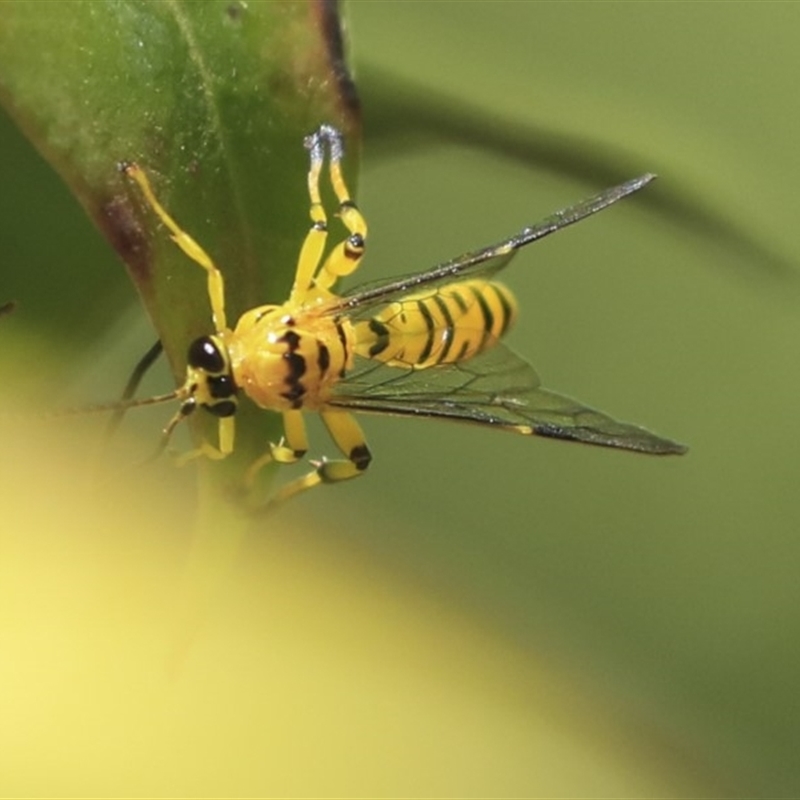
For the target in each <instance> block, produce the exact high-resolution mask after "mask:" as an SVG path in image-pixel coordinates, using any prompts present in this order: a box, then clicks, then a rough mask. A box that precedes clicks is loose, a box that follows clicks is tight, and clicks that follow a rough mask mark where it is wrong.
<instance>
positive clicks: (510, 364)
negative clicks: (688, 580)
mask: <svg viewBox="0 0 800 800" xmlns="http://www.w3.org/2000/svg"><path fill="white" fill-rule="evenodd" d="M304 144H305V147H306V148H307V150H308V151H309V155H310V161H311V167H310V170H309V173H308V190H309V195H310V199H311V208H310V216H311V229H310V231H309V232H308V234H307V236H306V238H305V241H304V242H303V246H302V248H301V250H300V256H299V259H298V264H297V271H296V274H295V278H294V285H293V286H292V290H291V293H290V295H289V298H288V299H287V300H286V302H285V303H283V304H282V305H264V306H259V307H258V308H253V309H251V310H250V311H247V312H246V313H244V314H243V315H242V317H241V318H240V319H239V321H238V322H237V323H236V326H235V327H234V328H230V327H229V326H228V320H227V317H226V313H225V286H224V280H223V277H222V273H221V272H220V270H219V269H218V268H217V267H216V266H215V264H214V262H213V261H212V260H211V258H210V257H209V256H208V255H207V253H206V252H205V251H204V250H203V249H202V247H200V245H199V244H198V243H197V242H196V241H195V240H194V239H193V238H192V237H191V236H189V234H187V233H186V232H185V231H183V230H181V228H180V227H179V226H178V224H177V223H176V222H175V220H174V219H173V218H172V217H171V216H170V215H169V214H168V213H167V211H166V210H165V209H164V208H163V206H162V205H161V204H160V203H159V202H158V200H157V199H156V197H155V194H154V193H153V190H152V188H151V186H150V182H149V181H148V179H147V176H146V175H145V173H144V172H143V171H142V169H141V168H140V167H139V166H137V165H136V164H133V163H126V164H123V165H121V169H122V170H123V171H124V173H125V174H126V175H127V176H128V177H130V178H131V179H133V180H134V181H135V182H136V183H137V184H138V186H139V188H140V189H141V191H142V193H143V195H144V198H145V199H146V201H147V203H148V204H149V206H150V207H151V208H152V210H153V211H154V212H155V214H156V215H157V216H158V218H159V219H160V220H161V222H162V223H163V224H164V225H165V226H166V227H167V228H168V230H169V231H170V234H171V236H172V239H173V240H174V241H175V243H176V244H177V245H178V246H179V247H180V248H181V250H183V252H184V253H185V254H186V255H187V256H188V257H189V258H190V259H192V260H193V261H194V262H196V263H197V264H199V265H200V266H201V267H202V268H203V269H204V270H205V272H206V276H207V280H208V297H209V301H210V304H211V315H212V322H213V329H214V332H213V333H211V334H210V335H208V336H203V337H201V338H199V339H197V340H195V341H194V342H193V343H192V344H191V345H190V347H189V351H188V356H187V368H186V380H185V381H184V383H183V385H182V386H179V387H178V388H177V389H175V391H173V392H170V393H169V394H166V395H160V396H157V397H152V398H148V399H143V400H132V401H126V402H123V403H120V404H117V408H123V407H124V408H127V407H131V406H134V405H144V404H150V403H160V402H166V401H168V400H180V403H181V404H180V407H179V409H178V410H177V412H176V413H175V415H174V416H173V417H172V419H171V420H170V422H169V423H168V425H167V426H166V428H165V429H164V432H163V438H162V445H166V442H167V440H168V438H169V436H170V434H171V433H172V431H173V430H174V428H175V426H176V425H177V424H178V423H179V422H180V421H181V420H183V419H184V418H185V417H187V416H188V415H189V414H190V413H192V412H193V411H194V410H195V409H196V408H197V407H198V406H200V407H201V408H203V409H205V410H206V411H207V412H209V413H211V414H213V415H214V416H215V417H217V418H218V419H219V434H218V442H217V443H216V444H212V443H210V442H208V441H204V442H203V443H202V445H201V446H200V447H199V448H198V449H197V450H195V451H192V453H191V454H190V455H192V456H193V455H204V456H207V457H210V458H224V457H225V456H227V455H229V454H230V453H231V452H232V451H233V448H234V419H235V415H236V410H237V407H238V403H239V401H240V399H241V396H242V395H246V396H247V397H248V398H250V400H252V401H253V402H254V403H256V404H257V405H258V406H260V407H262V408H265V409H268V410H270V411H278V412H280V413H281V414H282V415H283V428H284V438H283V440H282V441H281V442H280V443H278V444H270V446H269V448H268V450H267V452H266V453H265V455H264V456H263V457H262V458H260V459H258V461H257V462H256V463H255V464H253V466H252V467H251V468H250V470H249V472H248V480H252V478H253V476H254V475H255V474H256V472H257V470H258V469H260V468H261V467H263V466H264V465H265V464H267V463H269V462H270V461H275V462H278V463H281V464H290V463H293V462H296V461H298V460H299V459H300V458H302V457H303V456H304V455H305V453H306V451H307V450H308V439H307V435H306V429H305V423H304V419H303V413H304V412H306V411H314V412H317V413H318V414H319V415H320V416H321V418H322V421H323V422H324V424H325V426H326V427H327V429H328V431H329V432H330V435H331V437H332V439H333V441H334V442H335V444H336V446H337V447H338V448H339V450H340V451H341V452H342V454H343V455H344V458H343V459H336V460H324V461H322V462H320V463H315V464H314V469H313V470H312V471H310V472H309V473H307V474H306V475H304V476H302V477H300V478H297V479H296V480H293V481H291V482H289V483H288V484H287V485H285V486H284V487H283V488H282V489H281V490H280V492H279V493H278V495H277V496H276V497H275V498H274V501H281V500H285V499H287V498H288V497H291V496H292V495H295V494H297V493H298V492H301V491H304V490H306V489H310V488H311V487H313V486H316V485H318V484H320V483H335V482H338V481H342V480H346V479H348V478H355V477H357V476H358V475H361V474H363V473H364V471H365V470H366V469H367V467H368V466H369V464H370V461H371V460H372V455H371V453H370V450H369V448H368V446H367V443H366V440H365V438H364V434H363V433H362V431H361V427H360V426H359V424H358V422H356V420H355V418H354V417H353V415H352V413H351V412H353V411H355V412H362V411H363V412H372V413H383V414H399V415H407V416H415V417H436V418H440V419H453V420H462V421H465V422H474V423H478V424H481V425H488V426H493V427H496V428H500V429H503V430H509V431H513V432H515V433H522V434H537V435H539V436H550V437H555V438H559V439H570V440H573V441H578V442H584V443H587V444H595V445H604V446H607V447H618V448H624V449H627V450H635V451H638V452H641V453H651V454H677V453H683V452H685V451H686V448H685V447H684V446H683V445H680V444H677V443H675V442H672V441H670V440H668V439H663V438H661V437H659V436H656V435H655V434H653V433H650V432H649V431H647V430H644V429H643V428H640V427H637V426H635V425H631V424H628V423H624V422H617V421H616V420H614V419H612V418H611V417H609V416H607V415H605V414H603V413H601V412H599V411H595V410H593V409H591V408H587V407H586V406H583V405H581V404H580V403H578V402H576V401H575V400H571V399H570V398H567V397H563V396H561V395H558V394H555V393H554V392H551V391H548V390H547V389H543V388H542V387H541V385H540V382H539V378H538V376H537V375H536V373H535V372H534V370H533V368H532V367H531V366H530V365H529V364H527V363H526V362H525V361H523V360H522V359H521V358H519V357H518V356H516V355H515V354H514V353H512V352H511V351H510V350H509V349H508V348H507V347H505V346H504V345H503V344H502V343H501V342H500V339H501V338H502V337H503V335H504V334H505V333H506V331H508V329H509V327H510V326H511V325H512V323H513V322H514V319H515V317H516V314H517V304H516V301H515V299H514V296H513V295H512V294H511V292H510V291H509V290H508V289H507V288H506V287H505V286H503V285H502V284H500V283H498V282H496V281H495V280H494V274H495V273H496V272H498V271H499V270H501V269H502V268H504V267H505V266H506V265H507V264H508V263H509V262H510V261H511V259H512V258H513V257H514V254H515V253H516V251H517V250H519V249H520V248H521V247H523V246H525V245H527V244H530V243H531V242H535V241H537V240H538V239H541V238H542V237H544V236H547V235H548V234H550V233H554V232H555V231H558V230H560V229H562V228H565V227H566V226H568V225H572V224H573V223H575V222H578V221H579V220H582V219H584V218H585V217H588V216H590V215H591V214H595V213H596V212H598V211H601V210H602V209H604V208H607V207H608V206H610V205H612V204H614V203H616V202H617V201H618V200H621V199H622V198H623V197H626V196H628V195H629V194H632V193H634V192H636V191H638V190H639V189H641V188H642V187H644V186H645V185H646V184H647V183H649V182H650V181H651V180H652V179H653V177H654V176H652V175H644V176H642V177H640V178H636V179H634V180H631V181H628V182H627V183H624V184H622V185H620V186H616V187H614V188H611V189H607V190H606V191H604V192H602V193H601V194H599V195H597V196H596V197H593V198H591V199H589V200H586V201H584V202H582V203H578V204H577V205H575V206H571V207H570V208H567V209H564V210H562V211H559V212H558V213H556V214H554V215H552V216H551V217H548V218H547V219H545V220H543V221H542V222H539V223H537V224H536V225H533V226H531V227H528V228H525V229H524V230H522V231H520V232H519V233H518V234H516V235H514V236H512V237H510V238H508V239H505V240H504V241H502V242H500V243H498V244H494V245H491V246H489V247H485V248H483V249H481V250H477V251H475V252H472V253H467V254H466V255H462V256H459V257H458V258H455V259H453V260H452V261H447V262H445V263H443V264H440V265H439V266H437V267H434V268H433V269H431V270H429V271H427V272H421V273H419V274H416V275H410V276H407V277H403V278H398V279H395V280H391V281H387V282H382V283H378V284H373V285H369V286H367V287H361V288H357V289H354V290H353V291H350V292H348V293H345V294H343V295H338V294H336V293H335V292H334V291H333V287H334V284H335V283H336V281H337V280H338V279H339V278H342V277H344V276H346V275H349V274H351V273H352V272H354V271H355V270H356V269H357V267H358V265H359V263H360V262H361V258H362V257H363V255H364V250H365V246H366V236H367V225H366V222H365V220H364V218H363V216H362V215H361V213H360V212H359V210H358V208H357V207H356V205H355V203H354V202H353V201H352V199H351V198H350V194H349V192H348V189H347V186H346V184H345V181H344V178H343V176H342V172H341V166H340V164H341V159H342V155H343V146H342V137H341V134H340V133H339V131H338V130H336V129H335V128H334V127H332V126H330V125H322V126H321V127H320V128H319V129H318V130H317V131H316V132H315V133H313V134H311V135H310V136H308V137H306V139H305V142H304ZM326 149H327V152H328V154H329V175H330V181H331V184H332V186H333V190H334V192H335V194H336V197H337V199H338V202H339V210H338V216H339V218H340V219H341V221H342V223H343V224H344V227H345V228H346V229H347V232H348V236H347V238H345V239H344V241H342V242H340V243H339V244H337V245H336V246H335V247H334V248H333V250H332V251H331V252H330V253H329V255H328V256H327V257H324V250H325V243H326V238H327V234H328V225H327V216H326V213H325V209H324V208H323V205H322V202H321V199H320V191H319V183H320V175H321V173H322V169H323V164H324V159H325V153H326Z"/></svg>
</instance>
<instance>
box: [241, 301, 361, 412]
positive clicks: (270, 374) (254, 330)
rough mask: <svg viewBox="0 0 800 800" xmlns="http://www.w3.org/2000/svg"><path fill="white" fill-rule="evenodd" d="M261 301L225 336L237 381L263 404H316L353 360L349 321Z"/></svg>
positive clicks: (279, 406) (294, 406)
mask: <svg viewBox="0 0 800 800" xmlns="http://www.w3.org/2000/svg"><path fill="white" fill-rule="evenodd" d="M297 316H298V315H296V314H292V313H289V312H288V309H287V308H286V307H285V306H263V307H261V308H258V309H254V310H253V311H249V312H248V313H247V314H245V315H244V316H242V318H241V319H240V320H239V322H238V324H237V326H236V330H235V331H234V332H233V334H232V335H231V336H230V338H229V339H228V340H226V341H227V345H228V351H229V353H230V360H231V368H232V372H233V376H234V379H235V382H236V385H237V386H239V387H240V388H241V389H242V390H243V391H244V392H245V393H246V394H247V395H248V397H250V398H251V399H252V400H253V401H254V402H256V403H257V404H258V405H260V406H261V407H262V408H269V409H272V410H275V411H287V410H291V409H299V408H316V407H318V406H319V405H320V404H321V403H324V402H325V400H326V399H327V395H326V392H327V389H328V386H329V385H331V384H333V383H334V382H335V381H336V380H338V379H339V377H340V376H341V375H342V374H344V371H345V370H346V369H348V368H349V367H350V365H351V363H352V356H351V355H350V354H351V353H352V336H353V333H352V326H351V325H349V324H343V323H341V322H339V321H338V320H336V319H332V318H331V317H329V316H316V315H315V314H313V313H310V312H308V313H305V314H304V315H303V319H302V323H301V322H300V320H298V318H297Z"/></svg>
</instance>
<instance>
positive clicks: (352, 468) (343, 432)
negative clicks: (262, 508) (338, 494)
mask: <svg viewBox="0 0 800 800" xmlns="http://www.w3.org/2000/svg"><path fill="white" fill-rule="evenodd" d="M320 416H321V417H322V421H323V422H324V423H325V427H326V428H327V429H328V432H329V433H330V435H331V438H332V439H333V441H334V442H335V443H336V446H337V447H338V448H339V449H340V450H341V451H342V453H344V455H345V456H347V460H344V459H338V460H335V461H323V462H322V463H321V464H319V465H318V466H317V468H316V469H315V470H314V471H313V472H309V473H307V474H306V475H303V476H302V477H300V478H297V479H296V480H293V481H290V482H289V483H287V484H286V485H285V486H283V487H281V488H280V489H279V490H278V491H277V492H276V493H275V495H273V497H272V498H271V499H270V501H269V502H268V503H267V506H266V509H267V510H270V511H271V510H272V509H274V508H275V507H276V506H278V505H280V504H281V503H285V502H286V501H287V500H288V499H289V498H290V497H294V496H295V495H297V494H300V493H301V492H305V491H306V490H308V489H313V488H314V487H315V486H319V485H320V484H322V483H338V482H339V481H346V480H349V479H350V478H357V477H358V476H359V475H363V473H364V472H365V471H366V469H367V467H368V466H369V464H370V461H371V460H372V454H371V453H370V451H369V447H367V442H366V440H365V439H364V433H363V432H362V430H361V426H360V425H359V424H358V422H356V420H355V418H354V417H353V416H352V414H348V413H347V412H345V411H322V412H321V413H320Z"/></svg>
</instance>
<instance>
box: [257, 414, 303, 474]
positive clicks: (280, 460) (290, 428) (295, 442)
mask: <svg viewBox="0 0 800 800" xmlns="http://www.w3.org/2000/svg"><path fill="white" fill-rule="evenodd" d="M306 452H308V434H307V433H306V423H305V420H304V419H303V413H302V411H284V413H283V439H282V440H281V442H280V443H279V444H270V446H269V450H267V452H266V453H264V455H263V456H261V457H260V458H257V459H256V460H255V461H254V462H253V463H252V464H251V465H250V466H249V467H248V469H247V472H246V473H245V476H244V485H245V486H246V487H247V488H248V489H252V488H253V486H254V484H255V481H256V477H257V476H258V473H259V472H260V471H261V470H262V469H263V468H264V467H266V466H267V464H270V463H272V462H273V461H274V462H276V463H277V464H294V463H295V462H296V461H298V460H299V459H301V458H302V457H303V456H304V455H305V454H306Z"/></svg>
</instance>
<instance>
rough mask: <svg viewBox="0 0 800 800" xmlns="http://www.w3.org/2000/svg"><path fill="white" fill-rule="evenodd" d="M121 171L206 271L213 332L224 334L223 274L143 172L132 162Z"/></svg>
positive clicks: (174, 237) (123, 164)
mask: <svg viewBox="0 0 800 800" xmlns="http://www.w3.org/2000/svg"><path fill="white" fill-rule="evenodd" d="M119 169H120V170H121V171H122V172H124V173H125V174H126V175H127V176H128V177H129V178H132V179H133V180H134V181H136V183H137V184H138V185H139V188H140V189H141V191H142V194H143V195H144V198H145V200H146V201H147V204H148V205H149V206H150V208H152V209H153V211H154V212H155V214H156V216H157V217H158V218H159V219H160V220H161V222H163V223H164V225H166V227H167V229H168V230H169V232H170V236H171V237H172V241H174V242H175V244H177V245H178V247H180V249H181V250H183V252H184V253H185V254H186V255H187V256H188V257H189V258H191V259H192V261H194V262H195V263H196V264H199V265H200V266H201V267H202V268H203V269H204V270H205V271H206V275H207V276H208V299H209V302H210V303H211V313H212V318H213V322H214V328H215V330H217V331H223V330H225V329H226V328H227V327H228V323H227V320H226V316H225V284H224V281H223V278H222V273H221V272H220V271H219V269H218V267H217V266H216V264H214V262H213V261H212V260H211V257H210V256H209V255H208V253H206V251H205V250H203V248H202V247H200V245H199V244H198V243H197V242H196V241H195V240H194V239H193V238H192V237H191V236H190V235H189V234H188V233H186V231H184V230H183V229H182V228H181V227H180V226H179V225H178V223H177V222H175V220H174V219H173V218H172V217H171V216H170V215H169V214H168V213H167V211H166V209H165V208H164V206H162V205H161V203H159V202H158V199H157V198H156V196H155V193H154V192H153V189H152V187H151V186H150V181H149V180H148V178H147V175H145V173H144V171H143V170H142V168H141V167H140V166H139V165H138V164H135V163H133V162H124V163H122V164H120V165H119Z"/></svg>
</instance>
